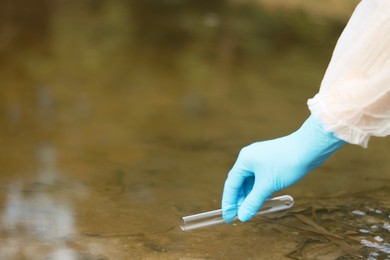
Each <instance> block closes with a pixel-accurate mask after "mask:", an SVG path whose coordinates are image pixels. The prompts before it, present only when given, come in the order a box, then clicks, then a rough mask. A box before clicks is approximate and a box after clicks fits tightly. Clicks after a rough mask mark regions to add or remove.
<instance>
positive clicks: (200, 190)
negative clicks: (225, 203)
mask: <svg viewBox="0 0 390 260" xmlns="http://www.w3.org/2000/svg"><path fill="white" fill-rule="evenodd" d="M342 26H343V24H342V23H338V22H336V21H329V20H313V19H312V18H310V17H308V16H305V15H303V14H302V13H299V12H298V13H286V12H281V13H268V12H266V11H264V10H263V9H261V8H260V7H258V6H249V5H234V6H230V5H228V4H227V3H226V2H225V1H222V0H221V1H213V2H212V3H207V4H206V3H199V2H198V1H186V2H182V1H168V0H165V1H130V2H126V1H121V0H115V1H104V0H102V1H73V2H67V1H55V2H53V1H45V0H37V1H34V2H31V3H30V2H29V1H24V0H17V1H1V2H0V84H1V95H0V116H1V117H0V120H1V125H2V127H1V128H0V144H1V147H2V149H1V152H0V163H1V166H2V167H1V175H0V178H1V179H0V185H1V186H0V187H1V189H2V192H1V195H0V196H1V200H0V205H1V207H0V209H1V212H0V213H1V215H0V231H1V233H0V241H1V245H0V258H1V259H283V258H286V257H287V255H288V253H291V252H293V251H294V250H295V249H296V248H297V246H298V244H299V242H300V239H301V240H302V238H303V237H304V236H305V234H303V233H301V234H299V233H297V232H295V231H291V230H289V229H286V228H283V227H280V226H277V225H278V224H277V223H276V222H277V221H278V220H275V221H274V222H272V223H269V222H267V221H263V220H259V219H257V220H253V221H251V222H250V223H246V224H237V225H229V226H227V225H226V226H225V225H223V226H218V227H212V228H211V227H210V228H207V229H204V230H199V231H193V232H187V233H186V232H182V231H180V229H179V218H180V217H181V216H184V215H190V214H194V213H198V212H202V211H208V210H212V209H216V208H219V206H220V197H221V194H222V186H223V182H224V179H225V176H226V173H227V172H228V170H229V168H230V167H231V165H232V164H233V162H234V160H235V158H236V154H237V153H238V151H239V149H240V148H241V147H242V146H244V145H246V144H248V143H251V142H253V141H258V140H263V139H267V138H273V137H277V136H280V135H284V134H288V133H290V132H291V131H293V130H295V129H296V128H297V127H298V126H299V125H300V123H301V122H303V120H304V119H305V118H306V117H307V115H308V110H307V108H306V100H307V99H308V98H310V97H312V96H313V95H314V94H315V93H316V92H317V91H318V86H319V83H320V80H321V77H322V75H323V73H324V70H325V68H326V65H327V62H328V60H329V58H330V54H331V51H332V48H333V46H334V44H335V41H336V39H337V36H338V34H339V33H340V30H341V28H342ZM389 148H390V143H389V139H388V138H385V139H375V140H373V141H372V142H371V145H370V148H369V149H367V150H365V149H362V148H359V147H354V146H349V147H345V148H343V149H342V150H341V151H340V152H338V154H337V155H336V156H334V157H333V158H331V159H330V160H329V161H328V162H327V163H326V165H324V166H323V167H322V168H321V169H318V170H316V171H315V172H313V173H312V174H311V175H310V176H308V177H307V178H306V179H305V180H303V181H302V182H300V183H299V184H297V185H295V186H294V187H292V188H290V189H288V190H286V191H285V192H284V193H287V194H291V195H292V196H294V197H295V198H296V200H297V202H298V203H299V201H300V200H301V201H303V200H307V199H308V198H310V201H321V198H322V197H324V196H335V195H339V194H350V193H352V192H357V191H362V190H371V189H375V188H378V187H382V186H384V185H386V184H388V182H389V181H390V154H389V153H388V150H389ZM347 197H348V196H347ZM343 198H345V195H344V197H343ZM340 200H341V198H340ZM340 200H338V203H339V204H340ZM341 202H342V200H341ZM363 202H364V200H363ZM368 202H369V201H367V203H368ZM339 204H337V205H339ZM298 205H299V204H298ZM341 205H342V203H341ZM349 205H350V204H349ZM384 205H385V206H384V207H386V205H387V204H384ZM382 206H383V205H382ZM389 209H390V207H389ZM383 210H384V211H385V210H386V209H383ZM285 214H286V216H287V217H288V216H289V215H288V214H289V213H285ZM291 214H292V213H291ZM284 221H286V220H284ZM287 222H288V220H287ZM291 223H293V222H291ZM276 226H277V227H278V228H276ZM290 257H291V254H290Z"/></svg>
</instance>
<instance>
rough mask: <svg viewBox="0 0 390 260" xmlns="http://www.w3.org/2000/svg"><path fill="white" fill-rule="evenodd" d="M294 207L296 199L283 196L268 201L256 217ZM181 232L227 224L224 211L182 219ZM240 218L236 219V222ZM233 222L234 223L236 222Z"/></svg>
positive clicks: (204, 213)
mask: <svg viewBox="0 0 390 260" xmlns="http://www.w3.org/2000/svg"><path fill="white" fill-rule="evenodd" d="M293 205H294V199H293V198H292V197H291V196H289V195H283V196H280V197H275V198H272V199H269V200H266V201H265V202H264V204H263V206H262V207H261V209H260V210H259V211H258V212H257V213H256V215H265V214H269V213H273V212H277V211H281V210H286V209H290V208H291V207H292V206H293ZM181 219H182V224H181V225H180V228H181V230H183V231H188V230H192V229H197V228H203V227H207V226H212V225H216V224H221V223H226V222H225V220H224V219H223V218H222V209H217V210H213V211H208V212H203V213H199V214H195V215H191V216H186V217H182V218H181ZM237 219H238V218H237V217H235V218H234V220H237ZM234 220H233V221H234Z"/></svg>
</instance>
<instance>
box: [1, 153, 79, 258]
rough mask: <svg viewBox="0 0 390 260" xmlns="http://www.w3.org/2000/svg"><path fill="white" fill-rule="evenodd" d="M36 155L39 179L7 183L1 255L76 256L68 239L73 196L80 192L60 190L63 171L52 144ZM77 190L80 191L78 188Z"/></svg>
mask: <svg viewBox="0 0 390 260" xmlns="http://www.w3.org/2000/svg"><path fill="white" fill-rule="evenodd" d="M37 157H38V162H39V164H38V166H39V169H38V172H37V174H36V179H35V180H34V181H33V182H31V183H26V182H25V181H23V180H19V181H17V182H14V183H12V182H11V183H10V184H9V186H8V187H7V190H6V193H7V199H6V201H5V202H4V210H3V212H2V220H1V232H2V234H3V235H2V236H3V238H2V244H1V248H0V257H1V258H2V259H11V258H14V257H16V256H19V257H26V258H30V257H31V256H33V257H43V256H47V257H49V258H50V259H51V258H53V259H74V257H75V253H74V251H73V249H71V248H69V247H68V246H67V244H66V241H68V240H69V239H72V236H73V233H74V218H73V215H74V213H73V210H72V205H71V204H72V201H71V200H72V199H73V200H74V199H77V197H79V196H73V198H70V197H68V196H60V197H59V195H60V194H57V193H58V190H57V189H58V188H59V186H58V185H57V181H58V180H59V178H60V173H59V172H58V168H57V165H56V160H57V155H56V151H55V150H54V149H53V148H52V147H50V146H42V147H40V149H39V150H38V151H37ZM74 192H75V194H77V193H78V191H77V190H74ZM83 193H84V192H83ZM42 252H44V254H43V255H42Z"/></svg>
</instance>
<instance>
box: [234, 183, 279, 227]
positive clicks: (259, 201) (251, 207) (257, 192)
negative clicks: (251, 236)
mask: <svg viewBox="0 0 390 260" xmlns="http://www.w3.org/2000/svg"><path fill="white" fill-rule="evenodd" d="M272 193H273V192H272V186H271V185H269V184H268V182H266V181H264V180H259V181H257V180H256V181H255V185H254V187H253V189H252V191H251V192H250V193H249V194H248V196H247V197H246V198H245V200H244V201H243V202H242V204H241V207H240V208H239V211H238V218H239V220H240V221H242V222H246V221H248V220H250V219H251V218H252V217H253V216H254V215H256V213H257V212H258V211H259V209H260V208H261V206H262V205H263V203H264V201H265V200H266V199H267V198H268V197H269V196H270V195H271V194H272Z"/></svg>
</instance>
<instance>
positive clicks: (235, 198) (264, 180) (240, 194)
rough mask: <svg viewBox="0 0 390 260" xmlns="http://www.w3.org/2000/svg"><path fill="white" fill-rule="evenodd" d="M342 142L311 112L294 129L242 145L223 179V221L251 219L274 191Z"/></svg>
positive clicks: (293, 179) (301, 176)
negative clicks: (290, 132)
mask: <svg viewBox="0 0 390 260" xmlns="http://www.w3.org/2000/svg"><path fill="white" fill-rule="evenodd" d="M344 144H345V142H344V141H342V140H340V139H338V138H337V137H335V136H334V135H333V133H330V132H326V131H325V130H324V129H323V128H322V126H321V125H320V124H319V123H318V122H317V121H316V120H315V119H314V118H313V116H310V117H309V118H308V119H307V120H306V121H305V123H304V124H303V125H302V126H301V128H299V129H298V130H297V131H296V132H294V133H292V134H290V135H288V136H284V137H281V138H278V139H273V140H268V141H263V142H257V143H253V144H251V145H249V146H247V147H244V148H243V149H242V150H241V152H240V154H239V156H238V158H237V161H236V163H235V164H234V166H233V168H232V169H231V170H230V172H229V175H228V177H227V179H226V182H225V187H224V191H223V196H222V210H223V218H224V219H225V221H227V222H230V221H232V220H233V218H234V217H235V216H237V215H238V218H239V219H240V220H241V221H243V222H245V221H248V220H250V219H251V218H252V217H253V216H254V215H255V214H256V212H257V211H258V210H259V209H260V207H261V206H262V205H263V203H264V201H265V200H266V199H267V198H268V197H270V196H271V195H272V194H273V193H275V192H277V191H279V190H282V189H284V188H286V187H289V186H291V185H292V184H294V183H296V182H297V181H299V180H300V179H302V178H303V177H304V176H305V175H306V174H307V173H308V172H310V171H311V170H313V169H314V168H316V167H318V166H319V165H321V164H322V163H323V162H324V161H325V160H326V159H327V158H328V157H329V156H330V155H331V154H332V153H333V152H335V151H336V150H337V149H338V148H340V147H341V146H343V145H344Z"/></svg>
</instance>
